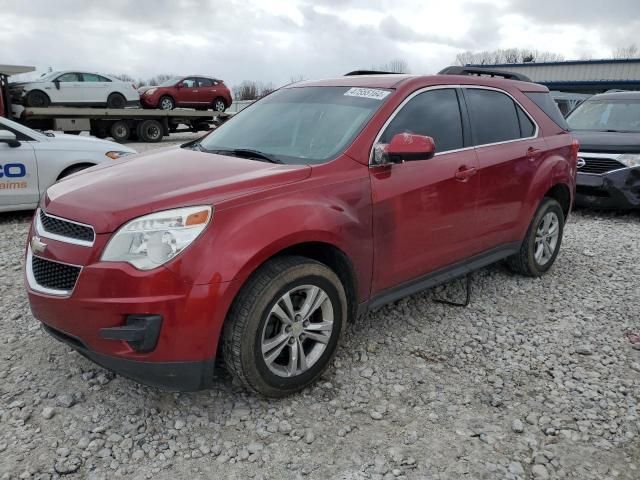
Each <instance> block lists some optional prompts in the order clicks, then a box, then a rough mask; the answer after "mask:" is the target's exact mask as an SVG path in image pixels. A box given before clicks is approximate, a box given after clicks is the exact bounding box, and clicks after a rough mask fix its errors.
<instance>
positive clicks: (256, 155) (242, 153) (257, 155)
mask: <svg viewBox="0 0 640 480" xmlns="http://www.w3.org/2000/svg"><path fill="white" fill-rule="evenodd" d="M204 151H205V152H208V153H218V154H220V155H235V156H236V157H240V158H250V159H255V160H264V161H267V162H269V163H278V164H281V163H284V162H283V161H282V160H280V159H279V158H276V157H274V156H273V155H270V154H268V153H264V152H261V151H260V150H251V149H250V148H233V149H228V150H204Z"/></svg>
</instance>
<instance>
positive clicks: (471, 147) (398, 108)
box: [369, 85, 540, 167]
mask: <svg viewBox="0 0 640 480" xmlns="http://www.w3.org/2000/svg"><path fill="white" fill-rule="evenodd" d="M458 88H460V89H472V88H473V89H477V90H493V91H496V92H499V93H503V94H505V95H506V96H508V97H509V98H510V99H511V100H513V102H514V103H515V104H516V105H518V106H519V107H520V108H521V109H522V111H523V112H524V113H525V115H526V116H527V117H528V118H529V120H531V122H532V123H533V125H534V126H535V127H536V129H535V132H534V133H533V135H532V136H530V137H523V138H514V139H513V140H504V141H502V142H494V143H483V144H481V145H472V146H469V147H463V148H456V149H453V150H445V151H443V152H436V154H435V155H434V156H435V157H437V156H439V155H446V154H449V153H456V152H464V151H466V150H471V149H474V148H484V147H492V146H494V145H503V144H506V143H514V142H521V141H523V140H532V139H534V138H538V136H539V134H540V127H539V125H538V122H536V120H535V119H534V118H533V116H532V115H531V114H530V113H529V112H528V111H527V109H526V108H524V107H523V106H522V104H521V103H520V102H519V101H518V100H517V99H516V98H514V96H513V95H511V94H510V93H509V92H507V91H505V90H501V89H499V88H496V87H486V86H484V85H431V86H429V87H423V88H421V89H419V90H416V91H415V92H413V93H412V94H411V95H409V96H408V97H407V98H405V99H404V100H403V101H402V103H401V104H400V105H398V106H397V107H396V109H395V110H394V111H393V113H392V114H391V115H390V116H389V118H388V119H387V120H386V122H384V124H383V125H382V128H381V129H380V131H379V132H378V134H377V135H376V138H375V140H374V141H373V145H372V146H371V151H370V152H369V166H372V167H377V166H379V165H376V164H375V163H373V155H374V150H375V146H376V145H378V142H379V141H380V137H381V136H382V133H383V132H384V131H385V130H386V128H387V127H388V126H389V124H390V123H391V122H392V121H393V119H394V118H395V117H396V115H397V114H398V113H399V112H400V110H402V109H403V108H404V106H405V105H406V104H407V103H408V102H410V101H411V100H412V99H413V98H414V97H416V96H417V95H420V94H421V93H424V92H428V91H431V90H443V89H458ZM461 115H462V114H461ZM469 123H471V119H469ZM472 128H473V127H472Z"/></svg>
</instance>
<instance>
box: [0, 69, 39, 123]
mask: <svg viewBox="0 0 640 480" xmlns="http://www.w3.org/2000/svg"><path fill="white" fill-rule="evenodd" d="M35 69H36V68H35V67H25V66H23V65H0V117H7V118H11V100H10V98H9V91H8V89H7V85H8V83H9V81H8V78H9V76H10V75H17V74H19V73H28V72H33V71H35Z"/></svg>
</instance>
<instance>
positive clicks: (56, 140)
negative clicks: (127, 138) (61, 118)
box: [44, 132, 136, 153]
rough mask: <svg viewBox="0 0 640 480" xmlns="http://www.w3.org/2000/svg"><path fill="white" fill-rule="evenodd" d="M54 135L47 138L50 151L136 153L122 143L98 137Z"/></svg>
mask: <svg viewBox="0 0 640 480" xmlns="http://www.w3.org/2000/svg"><path fill="white" fill-rule="evenodd" d="M48 133H53V137H49V136H45V138H44V139H45V140H46V141H47V142H49V145H47V146H48V147H49V149H56V150H58V149H59V150H75V151H98V152H108V151H111V150H113V151H117V152H131V153H136V151H135V150H134V149H132V148H130V147H127V146H125V145H122V144H120V143H116V142H111V141H109V140H101V139H99V138H96V137H84V136H81V135H67V134H64V133H57V132H56V133H54V132H48Z"/></svg>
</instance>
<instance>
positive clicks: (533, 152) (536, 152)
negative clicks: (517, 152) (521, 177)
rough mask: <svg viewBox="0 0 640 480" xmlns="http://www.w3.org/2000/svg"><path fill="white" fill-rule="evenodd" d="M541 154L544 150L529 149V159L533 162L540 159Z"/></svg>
mask: <svg viewBox="0 0 640 480" xmlns="http://www.w3.org/2000/svg"><path fill="white" fill-rule="evenodd" d="M541 152H542V150H540V149H539V148H533V147H529V148H527V158H528V159H529V160H531V161H534V160H536V159H537V158H538V156H539V155H540V153H541Z"/></svg>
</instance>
